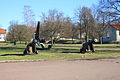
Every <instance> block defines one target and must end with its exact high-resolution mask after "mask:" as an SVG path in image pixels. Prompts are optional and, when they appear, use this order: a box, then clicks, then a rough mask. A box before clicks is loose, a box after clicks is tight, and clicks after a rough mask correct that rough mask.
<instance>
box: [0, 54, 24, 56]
mask: <svg viewBox="0 0 120 80" xmlns="http://www.w3.org/2000/svg"><path fill="white" fill-rule="evenodd" d="M0 56H24V54H2V55H0Z"/></svg>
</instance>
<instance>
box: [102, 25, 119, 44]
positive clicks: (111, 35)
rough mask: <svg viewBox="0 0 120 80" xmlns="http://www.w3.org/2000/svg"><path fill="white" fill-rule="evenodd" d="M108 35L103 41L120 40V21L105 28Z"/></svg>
mask: <svg viewBox="0 0 120 80" xmlns="http://www.w3.org/2000/svg"><path fill="white" fill-rule="evenodd" d="M105 32H106V35H105V36H104V37H103V39H102V41H103V42H112V41H115V42H120V23H112V24H110V26H109V27H107V28H106V29H105Z"/></svg>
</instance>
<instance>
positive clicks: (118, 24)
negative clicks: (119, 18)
mask: <svg viewBox="0 0 120 80" xmlns="http://www.w3.org/2000/svg"><path fill="white" fill-rule="evenodd" d="M110 25H111V26H112V27H113V28H115V29H120V23H111V24H110Z"/></svg>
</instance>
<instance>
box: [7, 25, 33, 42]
mask: <svg viewBox="0 0 120 80" xmlns="http://www.w3.org/2000/svg"><path fill="white" fill-rule="evenodd" d="M33 30H34V29H31V27H26V26H25V25H18V24H14V25H10V27H9V32H8V34H7V40H8V41H12V42H16V41H30V40H31V39H32V37H33V35H31V34H30V33H32V34H33Z"/></svg>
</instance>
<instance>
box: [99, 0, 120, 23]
mask: <svg viewBox="0 0 120 80" xmlns="http://www.w3.org/2000/svg"><path fill="white" fill-rule="evenodd" d="M99 9H100V10H101V12H103V13H105V14H106V15H107V16H109V23H111V22H115V23H116V22H117V23H119V22H120V0H100V2H99Z"/></svg>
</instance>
